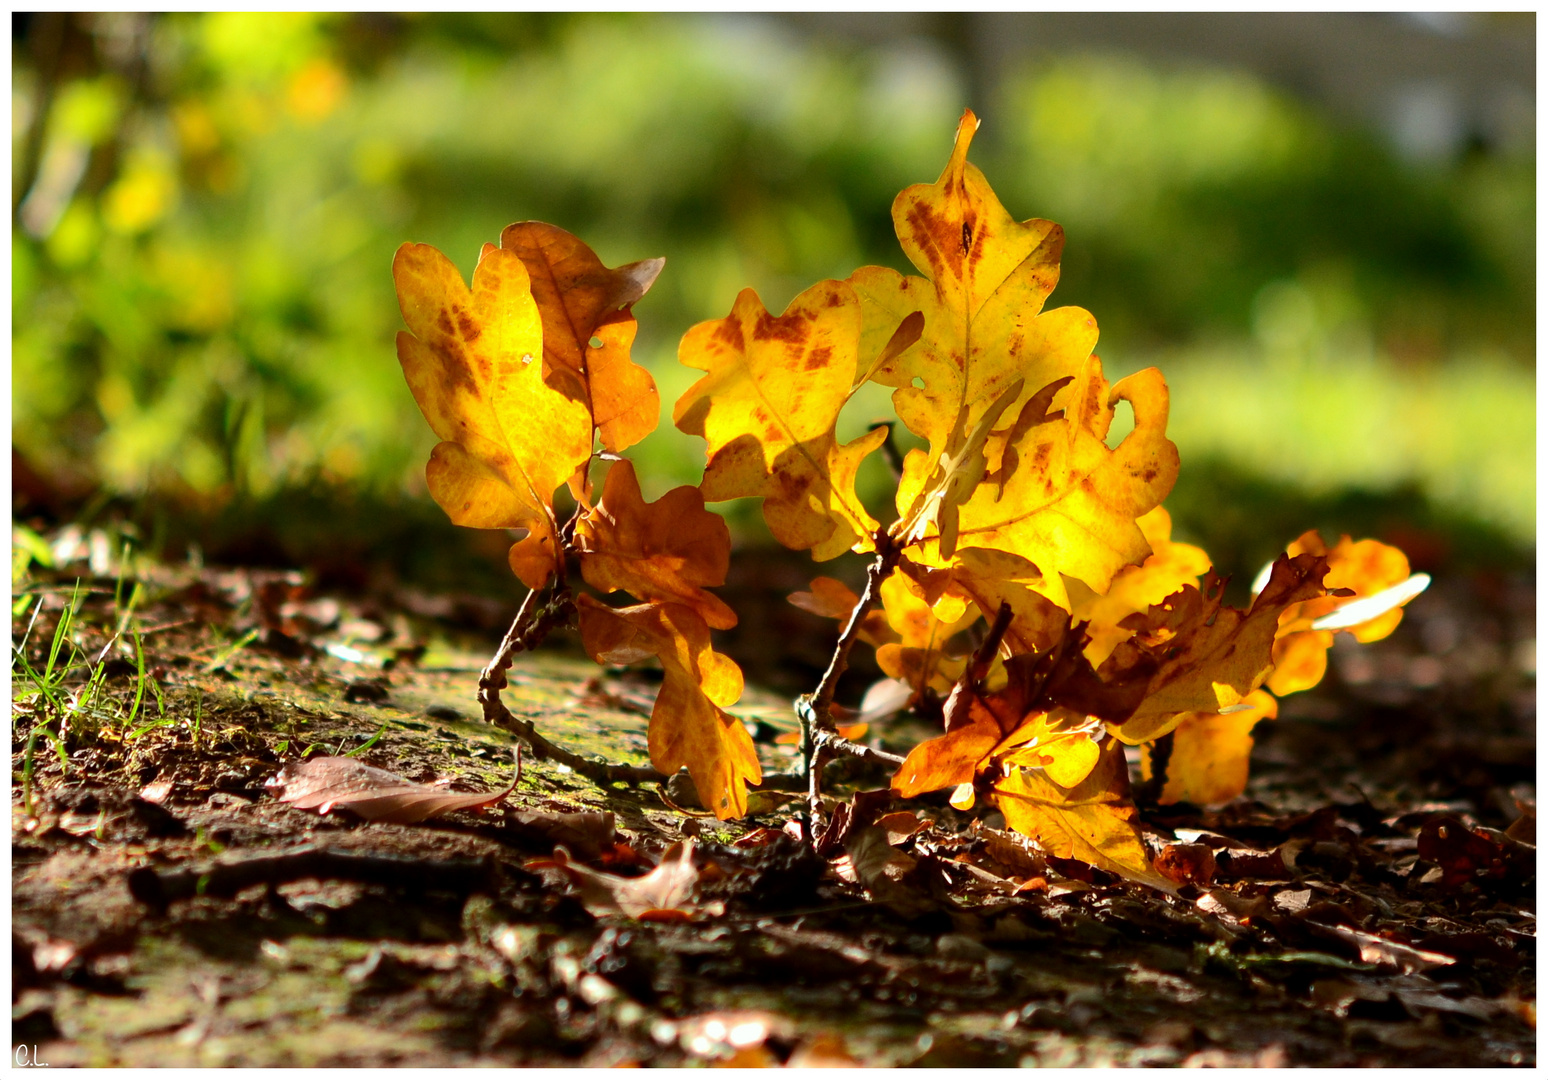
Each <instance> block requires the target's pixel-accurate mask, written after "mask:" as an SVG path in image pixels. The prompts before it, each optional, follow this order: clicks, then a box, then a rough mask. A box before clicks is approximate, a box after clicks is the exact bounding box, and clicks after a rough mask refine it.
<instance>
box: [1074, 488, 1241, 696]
mask: <svg viewBox="0 0 1548 1080" xmlns="http://www.w3.org/2000/svg"><path fill="white" fill-rule="evenodd" d="M1136 524H1138V525H1139V527H1140V531H1141V532H1143V533H1144V534H1145V539H1146V540H1147V541H1148V542H1149V544H1150V557H1149V558H1147V559H1146V560H1145V561H1144V562H1143V563H1141V564H1140V565H1139V566H1126V567H1124V568H1123V569H1122V570H1120V571H1118V573H1117V574H1116V575H1114V577H1113V582H1112V584H1111V585H1110V586H1108V589H1107V592H1106V593H1105V594H1102V593H1096V592H1092V591H1091V590H1089V589H1085V588H1084V586H1078V587H1077V586H1071V587H1070V599H1071V601H1072V604H1071V608H1070V611H1071V614H1072V615H1073V616H1074V618H1075V619H1076V620H1077V621H1080V622H1086V623H1088V624H1089V625H1088V626H1087V627H1086V636H1087V639H1088V643H1087V645H1086V659H1087V660H1090V661H1091V663H1092V664H1093V665H1096V666H1098V667H1100V666H1101V664H1102V662H1103V661H1104V660H1106V659H1107V658H1108V657H1109V656H1111V655H1112V653H1113V649H1115V648H1117V647H1118V645H1119V643H1121V642H1124V641H1127V640H1129V638H1131V637H1133V636H1134V631H1133V630H1129V629H1126V628H1124V627H1122V626H1120V625H1118V624H1119V623H1120V622H1122V621H1123V620H1124V619H1126V618H1128V617H1129V616H1130V615H1133V614H1135V613H1136V612H1141V611H1145V610H1147V609H1148V608H1150V607H1152V606H1153V605H1155V604H1159V603H1161V601H1163V600H1165V599H1166V598H1167V597H1168V596H1171V595H1172V594H1173V593H1174V592H1176V591H1177V590H1179V589H1181V588H1182V587H1183V586H1184V585H1193V586H1195V587H1197V586H1198V583H1199V575H1201V574H1203V573H1205V572H1206V571H1207V570H1209V567H1210V561H1209V556H1208V555H1207V554H1205V553H1204V549H1203V548H1199V547H1194V546H1193V545H1192V544H1178V543H1174V542H1173V541H1172V517H1171V515H1170V514H1168V513H1167V512H1166V508H1165V507H1161V506H1158V507H1156V508H1155V509H1154V510H1152V511H1150V512H1149V513H1148V514H1145V515H1143V516H1142V517H1140V518H1139V519H1138V521H1137V522H1136Z"/></svg>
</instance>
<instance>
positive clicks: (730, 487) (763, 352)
mask: <svg viewBox="0 0 1548 1080" xmlns="http://www.w3.org/2000/svg"><path fill="white" fill-rule="evenodd" d="M859 337H860V305H859V301H858V299H857V298H856V297H855V293H854V290H853V289H852V288H850V286H849V285H847V284H846V283H844V282H841V281H822V282H818V283H817V284H816V285H813V286H812V287H811V288H809V289H807V290H806V291H805V292H803V293H801V295H799V296H797V297H796V298H795V299H794V300H792V301H791V302H790V306H789V307H788V308H786V309H785V312H784V314H782V315H779V316H774V315H771V314H769V312H768V311H767V310H765V308H764V306H763V304H762V303H761V302H760V301H759V299H758V294H757V293H755V292H753V291H752V290H751V289H744V290H743V291H742V293H741V295H740V296H738V297H737V298H736V304H735V305H734V306H733V307H732V309H731V314H729V315H727V316H726V317H725V318H724V319H716V320H712V321H710V322H703V323H700V324H699V325H697V326H695V327H693V328H692V329H690V330H689V331H688V333H687V334H685V335H683V340H682V343H681V344H680V345H679V347H678V359H679V360H681V362H682V363H684V364H686V365H687V366H689V367H692V368H698V369H699V370H701V371H704V372H707V374H706V375H705V376H704V378H702V379H700V380H699V381H698V382H696V383H694V385H693V386H692V387H690V388H689V389H688V391H687V393H685V394H684V395H683V396H682V397H681V398H680V399H679V400H678V402H677V406H676V409H675V410H674V412H673V416H672V420H673V423H675V424H676V425H677V426H678V428H680V429H681V430H682V431H684V432H686V433H687V434H689V435H698V436H700V437H702V438H703V439H704V440H705V442H706V443H707V444H708V448H707V452H708V463H707V464H706V465H705V469H704V481H703V483H702V484H701V485H700V486H701V487H702V489H703V491H704V497H705V498H706V499H708V500H709V501H711V502H715V501H719V500H722V499H735V498H743V497H761V498H762V499H763V500H764V502H763V517H764V520H765V521H767V522H768V525H769V531H770V532H772V533H773V534H774V538H775V539H776V540H778V541H779V542H780V543H782V544H784V545H785V546H786V547H789V548H794V549H796V550H798V551H799V550H804V549H808V548H809V549H811V552H812V558H814V559H817V560H818V561H822V560H824V559H831V558H834V557H835V556H837V555H840V554H842V553H843V552H845V551H848V550H850V549H854V550H856V551H870V550H872V549H873V547H874V544H873V542H872V540H871V534H872V532H873V531H874V530H875V529H876V528H877V523H876V521H875V519H874V518H872V517H871V515H870V514H869V513H867V512H866V509H865V507H864V506H863V505H862V504H861V502H860V500H859V498H858V497H857V496H856V495H855V472H856V470H857V469H858V468H859V467H860V462H861V460H862V459H864V458H865V456H866V455H867V454H869V453H871V452H872V451H873V450H875V449H876V448H877V447H878V446H880V445H881V444H882V442H883V441H885V439H886V437H887V431H886V429H885V428H877V429H876V430H874V431H871V432H868V433H867V434H865V435H862V436H861V437H860V438H858V439H856V440H855V441H854V442H851V443H847V444H841V443H839V442H838V440H837V439H836V437H835V436H834V425H835V424H836V423H837V421H838V415H839V410H840V409H842V408H843V406H844V403H845V402H846V401H847V400H848V399H849V395H850V392H851V390H852V380H853V378H854V371H855V365H856V364H857V363H858V362H859V355H860V354H859V351H858V350H859Z"/></svg>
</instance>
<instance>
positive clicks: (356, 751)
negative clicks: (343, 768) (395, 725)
mask: <svg viewBox="0 0 1548 1080" xmlns="http://www.w3.org/2000/svg"><path fill="white" fill-rule="evenodd" d="M386 730H387V725H386V723H383V724H382V726H381V727H379V728H377V729H376V734H375V735H372V736H371V737H370V738H369V739H367V740H366V741H365V742H363V743H361V744H360V745H359V746H357V747H355V748H354V749H353V750H351V751H350V752H349V753H347V754H345V755H344V756H345V757H354V756H355V755H356V754H359V753H362V752H364V751H366V750H369V749H371V747H373V746H375V745H376V740H378V739H380V738H381V737H382V732H384V731H386ZM339 749H340V750H342V749H344V746H343V744H342V743H341V744H339Z"/></svg>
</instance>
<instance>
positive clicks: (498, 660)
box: [478, 589, 539, 702]
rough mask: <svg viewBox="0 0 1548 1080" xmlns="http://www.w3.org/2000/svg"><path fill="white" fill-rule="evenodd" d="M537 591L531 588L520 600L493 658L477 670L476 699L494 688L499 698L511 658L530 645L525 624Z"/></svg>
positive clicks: (530, 617)
mask: <svg viewBox="0 0 1548 1080" xmlns="http://www.w3.org/2000/svg"><path fill="white" fill-rule="evenodd" d="M538 592H539V590H537V589H532V590H531V591H529V592H528V593H527V598H526V599H525V600H523V601H522V602H521V608H520V609H519V610H518V611H517V612H516V617H515V618H514V619H512V620H511V628H510V629H509V630H507V631H506V632H505V637H504V638H503V639H501V641H500V647H499V648H498V649H496V650H495V654H494V659H492V660H490V661H489V663H488V664H487V665H485V667H484V670H483V671H481V672H479V674H478V690H479V694H478V699H479V701H480V702H483V700H484V691H486V690H494V691H495V699H496V700H499V696H500V695H499V691H500V690H501V689H503V688H504V686H505V672H506V669H507V668H509V667H510V666H511V660H512V658H514V657H515V655H516V654H517V653H519V652H521V650H522V649H525V648H530V647H531V646H529V645H528V644H527V638H528V631H529V630H530V629H532V628H531V627H529V626H528V625H527V624H528V623H529V622H531V621H532V613H533V610H534V609H535V608H536V607H537V598H538ZM534 644H535V643H534Z"/></svg>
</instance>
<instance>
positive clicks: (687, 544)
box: [575, 461, 736, 630]
mask: <svg viewBox="0 0 1548 1080" xmlns="http://www.w3.org/2000/svg"><path fill="white" fill-rule="evenodd" d="M575 547H576V549H577V550H578V551H579V552H580V565H581V574H582V576H583V577H585V579H586V583H587V584H589V585H591V586H593V587H594V588H597V589H601V590H603V591H604V592H612V591H614V590H616V589H623V590H625V591H626V592H628V593H631V594H632V595H634V596H636V597H638V598H639V599H641V600H655V601H660V602H663V603H672V604H682V605H683V606H684V607H689V608H692V609H693V610H694V611H695V612H697V613H698V615H699V617H700V618H702V619H703V620H704V621H705V622H706V623H708V624H709V625H710V626H712V627H714V628H715V629H717V630H728V629H730V628H731V627H733V626H735V625H736V613H735V612H733V611H732V610H731V609H730V608H729V607H727V606H726V604H725V603H724V601H722V600H721V599H720V598H719V597H716V596H714V595H712V594H710V593H708V592H706V591H705V588H704V587H705V586H708V585H723V584H725V580H726V570H727V568H728V567H729V566H730V563H731V531H730V529H728V528H727V527H726V523H725V521H724V520H723V519H722V518H721V517H720V515H719V514H715V513H712V512H711V511H709V510H706V509H704V496H703V495H702V494H701V493H700V491H699V489H698V488H696V487H687V486H684V487H679V488H673V489H672V490H671V491H669V492H667V493H666V494H665V495H663V496H662V497H661V498H659V499H657V500H656V501H655V502H653V503H647V502H646V501H645V500H644V499H643V498H642V497H641V495H640V485H639V481H638V480H637V479H636V478H635V475H634V466H633V465H632V464H631V463H630V462H628V461H618V462H615V463H614V464H613V466H612V468H611V469H610V470H609V471H608V474H607V481H606V483H605V484H604V485H603V488H602V500H601V502H599V503H598V504H597V505H596V506H595V507H593V508H592V509H591V510H590V511H588V512H587V513H585V514H584V515H582V517H581V518H580V520H579V521H577V522H576V524H575Z"/></svg>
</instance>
